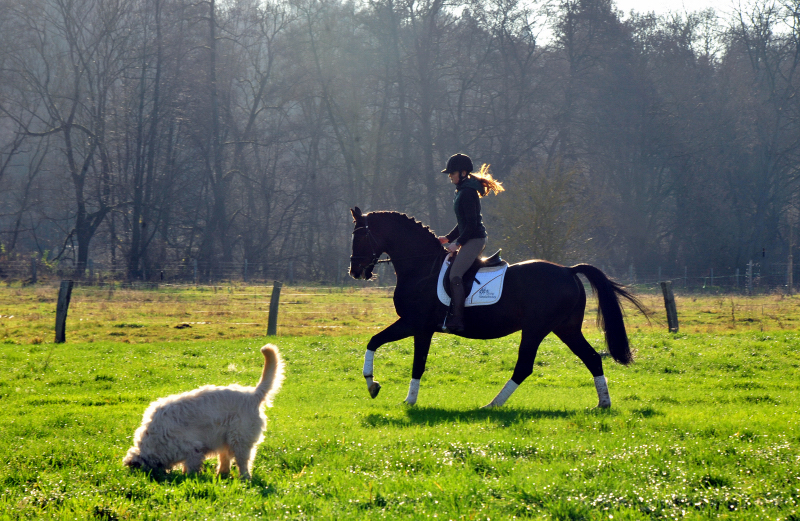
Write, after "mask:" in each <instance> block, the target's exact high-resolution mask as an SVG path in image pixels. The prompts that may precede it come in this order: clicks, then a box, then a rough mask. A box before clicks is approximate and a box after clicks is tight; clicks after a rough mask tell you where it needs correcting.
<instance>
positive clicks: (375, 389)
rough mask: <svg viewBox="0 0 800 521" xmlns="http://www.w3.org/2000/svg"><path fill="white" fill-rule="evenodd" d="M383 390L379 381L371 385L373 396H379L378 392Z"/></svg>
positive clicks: (370, 390)
mask: <svg viewBox="0 0 800 521" xmlns="http://www.w3.org/2000/svg"><path fill="white" fill-rule="evenodd" d="M380 391H381V384H379V383H378V382H372V385H370V386H369V395H370V396H371V397H373V398H375V397H376V396H378V393H379V392H380Z"/></svg>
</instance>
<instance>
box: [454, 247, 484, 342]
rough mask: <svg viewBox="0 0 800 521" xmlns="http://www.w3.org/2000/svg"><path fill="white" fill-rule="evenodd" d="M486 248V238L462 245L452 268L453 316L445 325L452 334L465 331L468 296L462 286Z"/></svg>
mask: <svg viewBox="0 0 800 521" xmlns="http://www.w3.org/2000/svg"><path fill="white" fill-rule="evenodd" d="M485 247H486V238H481V239H470V240H468V241H467V242H466V243H464V244H463V245H461V248H460V249H459V250H458V255H456V260H454V261H453V267H452V268H450V297H451V299H452V300H453V315H452V316H451V317H449V318H448V320H447V321H446V324H445V327H446V328H447V330H448V331H450V332H458V331H463V330H464V300H465V299H466V298H467V294H466V288H464V285H463V284H462V277H463V276H464V273H466V271H467V270H468V269H469V268H470V266H472V263H473V262H475V259H477V258H478V255H480V254H481V252H482V251H483V249H484V248H485Z"/></svg>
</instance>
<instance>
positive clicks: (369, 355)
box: [364, 349, 375, 378]
mask: <svg viewBox="0 0 800 521" xmlns="http://www.w3.org/2000/svg"><path fill="white" fill-rule="evenodd" d="M374 359H375V351H370V350H369V349H367V352H366V353H364V377H365V378H366V377H368V376H372V361H373V360H374Z"/></svg>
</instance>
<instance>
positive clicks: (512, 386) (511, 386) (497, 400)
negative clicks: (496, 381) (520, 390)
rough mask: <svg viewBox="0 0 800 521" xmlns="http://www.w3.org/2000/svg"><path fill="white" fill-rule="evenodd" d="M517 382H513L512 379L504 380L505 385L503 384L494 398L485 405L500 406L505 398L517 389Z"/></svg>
mask: <svg viewBox="0 0 800 521" xmlns="http://www.w3.org/2000/svg"><path fill="white" fill-rule="evenodd" d="M517 387H519V384H516V383H514V380H509V381H507V382H506V385H505V386H503V389H502V390H501V391H500V392H499V393H497V396H495V397H494V400H492V402H491V403H490V404H489V405H487V406H486V407H500V406H501V405H503V404H505V403H506V400H508V398H509V397H510V396H511V395H512V394H513V393H514V391H516V390H517Z"/></svg>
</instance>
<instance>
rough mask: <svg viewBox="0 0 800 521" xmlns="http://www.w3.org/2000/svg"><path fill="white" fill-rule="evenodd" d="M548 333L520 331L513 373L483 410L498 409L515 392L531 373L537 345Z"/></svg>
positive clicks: (537, 349)
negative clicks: (520, 337)
mask: <svg viewBox="0 0 800 521" xmlns="http://www.w3.org/2000/svg"><path fill="white" fill-rule="evenodd" d="M548 333H550V331H549V330H548V331H526V330H524V329H523V330H522V340H521V341H520V343H519V354H518V355H517V364H516V365H515V366H514V373H513V374H512V375H511V379H510V380H509V381H508V382H506V385H505V386H503V389H501V390H500V392H499V393H498V394H497V396H495V397H494V400H492V401H491V402H490V403H489V404H487V405H484V406H483V408H484V409H487V408H492V407H500V406H501V405H503V404H505V403H506V400H508V399H509V397H510V396H511V394H512V393H513V392H514V391H516V390H517V387H519V386H520V384H521V383H522V382H523V381H524V380H525V379H526V378H527V377H529V376H530V375H531V373H533V362H534V361H535V360H536V353H537V352H538V351H539V344H541V343H542V340H544V337H546V336H547V335H548Z"/></svg>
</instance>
